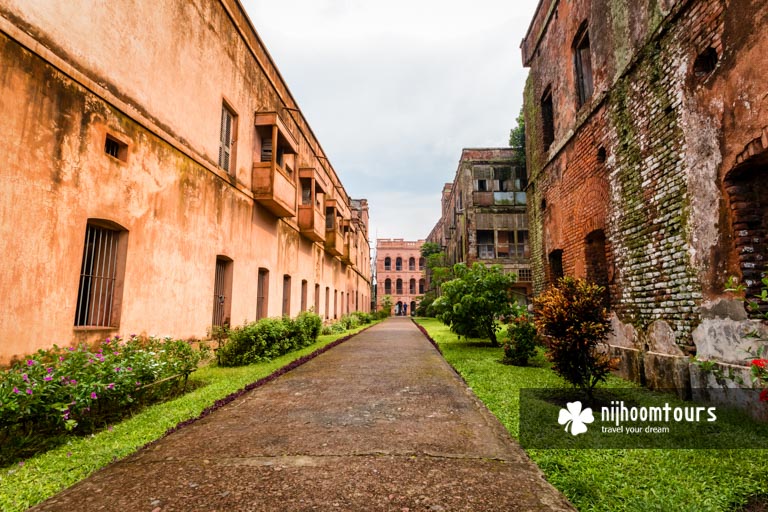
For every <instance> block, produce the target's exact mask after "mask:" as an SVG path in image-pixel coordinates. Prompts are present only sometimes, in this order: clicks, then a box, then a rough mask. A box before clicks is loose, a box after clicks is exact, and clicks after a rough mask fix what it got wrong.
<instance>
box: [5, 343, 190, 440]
mask: <svg viewBox="0 0 768 512" xmlns="http://www.w3.org/2000/svg"><path fill="white" fill-rule="evenodd" d="M199 362H200V352H198V351H197V350H195V349H193V348H192V346H191V345H190V343H189V342H186V341H181V340H173V339H171V338H163V339H159V338H155V337H150V338H144V337H139V336H131V337H130V338H129V339H128V340H123V339H121V338H120V337H119V336H115V337H114V338H112V339H110V338H107V339H106V340H105V341H104V342H102V343H101V344H100V345H99V346H98V348H96V349H92V348H91V347H88V346H87V345H80V346H78V347H72V348H69V349H64V348H60V347H58V346H56V345H54V346H53V348H50V349H43V350H38V351H37V352H36V353H35V354H33V355H31V356H27V357H25V358H24V359H23V360H21V361H18V362H16V363H14V364H13V365H12V366H11V367H10V368H9V369H8V370H5V371H3V372H0V430H2V432H3V434H4V435H7V436H17V435H23V433H24V432H31V431H32V430H34V431H36V432H38V433H46V432H48V433H51V434H53V433H56V432H61V431H65V430H73V429H75V428H77V429H78V430H81V431H82V430H85V431H87V430H89V429H93V428H94V426H95V425H96V424H97V423H100V422H102V421H103V420H104V418H105V417H107V416H110V417H111V416H114V415H115V414H116V413H117V414H118V415H119V414H121V413H125V412H127V411H128V410H129V409H130V408H131V407H132V406H133V405H135V404H136V403H138V401H140V400H144V401H146V400H153V399H156V398H158V397H161V396H162V395H163V394H164V393H166V392H167V391H168V389H167V387H163V386H153V383H158V382H161V381H165V380H167V379H169V378H170V377H173V376H180V377H181V380H185V379H186V377H187V376H188V375H189V374H190V373H191V372H193V371H194V370H195V369H196V368H197V365H198V363H199Z"/></svg>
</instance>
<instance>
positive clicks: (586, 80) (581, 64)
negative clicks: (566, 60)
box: [573, 21, 592, 107]
mask: <svg viewBox="0 0 768 512" xmlns="http://www.w3.org/2000/svg"><path fill="white" fill-rule="evenodd" d="M573 60H574V65H575V68H576V86H577V98H578V100H579V107H581V106H582V105H583V104H584V103H586V102H587V100H588V99H589V98H591V97H592V56H591V54H590V51H589V31H588V30H587V22H586V21H585V22H584V23H582V25H581V27H579V30H578V32H577V33H576V37H575V38H574V40H573Z"/></svg>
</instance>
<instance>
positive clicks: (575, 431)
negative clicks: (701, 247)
mask: <svg viewBox="0 0 768 512" xmlns="http://www.w3.org/2000/svg"><path fill="white" fill-rule="evenodd" d="M566 407H567V408H568V409H567V410H566V409H560V416H559V417H558V418H557V422H558V423H559V424H561V425H565V431H566V432H568V427H569V426H570V427H571V434H572V435H574V436H577V435H579V434H583V433H584V432H586V431H587V425H586V423H592V422H593V421H595V417H594V416H592V409H590V408H589V407H587V408H586V409H584V410H583V411H582V410H581V402H568V403H567V404H566Z"/></svg>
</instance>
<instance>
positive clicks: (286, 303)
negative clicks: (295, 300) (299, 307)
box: [283, 274, 291, 316]
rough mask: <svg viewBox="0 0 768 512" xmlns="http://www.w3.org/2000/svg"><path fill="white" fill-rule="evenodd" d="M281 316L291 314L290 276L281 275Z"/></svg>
mask: <svg viewBox="0 0 768 512" xmlns="http://www.w3.org/2000/svg"><path fill="white" fill-rule="evenodd" d="M283 316H291V276H289V275H288V274H286V275H284V276H283Z"/></svg>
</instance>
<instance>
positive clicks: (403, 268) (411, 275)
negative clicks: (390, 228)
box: [376, 238, 426, 315]
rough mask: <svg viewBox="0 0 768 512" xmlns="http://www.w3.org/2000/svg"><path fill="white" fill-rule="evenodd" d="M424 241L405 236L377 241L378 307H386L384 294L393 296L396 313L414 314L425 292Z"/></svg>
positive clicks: (393, 312)
mask: <svg viewBox="0 0 768 512" xmlns="http://www.w3.org/2000/svg"><path fill="white" fill-rule="evenodd" d="M422 245H424V240H418V241H407V240H403V239H402V238H379V239H377V240H376V289H377V298H376V301H377V309H381V308H382V301H383V300H384V296H386V295H388V296H390V297H391V299H392V314H406V315H411V314H412V313H413V312H414V311H415V310H416V308H417V307H418V305H419V302H420V301H421V296H422V295H424V291H425V286H426V283H425V281H424V258H423V257H422V256H421V246H422Z"/></svg>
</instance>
